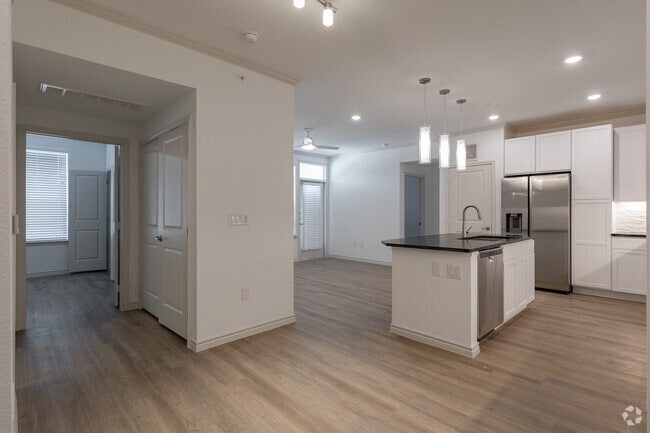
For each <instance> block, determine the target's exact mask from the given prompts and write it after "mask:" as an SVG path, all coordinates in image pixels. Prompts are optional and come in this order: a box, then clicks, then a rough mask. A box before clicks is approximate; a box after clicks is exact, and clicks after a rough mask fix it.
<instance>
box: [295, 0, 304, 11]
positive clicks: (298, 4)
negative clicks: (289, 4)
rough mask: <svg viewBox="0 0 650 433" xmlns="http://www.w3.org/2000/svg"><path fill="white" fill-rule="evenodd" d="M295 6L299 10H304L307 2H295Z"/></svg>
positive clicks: (300, 0) (298, 0) (299, 0)
mask: <svg viewBox="0 0 650 433" xmlns="http://www.w3.org/2000/svg"><path fill="white" fill-rule="evenodd" d="M293 6H294V7H295V8H297V9H302V8H304V7H305V0H293Z"/></svg>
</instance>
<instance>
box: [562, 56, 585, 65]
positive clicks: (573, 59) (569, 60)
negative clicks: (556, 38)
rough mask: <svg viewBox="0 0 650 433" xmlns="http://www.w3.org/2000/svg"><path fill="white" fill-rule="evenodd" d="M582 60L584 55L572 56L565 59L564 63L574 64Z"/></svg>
mask: <svg viewBox="0 0 650 433" xmlns="http://www.w3.org/2000/svg"><path fill="white" fill-rule="evenodd" d="M580 60H582V56H571V57H567V58H566V59H564V63H566V64H567V65H570V64H573V63H578V62H579V61H580Z"/></svg>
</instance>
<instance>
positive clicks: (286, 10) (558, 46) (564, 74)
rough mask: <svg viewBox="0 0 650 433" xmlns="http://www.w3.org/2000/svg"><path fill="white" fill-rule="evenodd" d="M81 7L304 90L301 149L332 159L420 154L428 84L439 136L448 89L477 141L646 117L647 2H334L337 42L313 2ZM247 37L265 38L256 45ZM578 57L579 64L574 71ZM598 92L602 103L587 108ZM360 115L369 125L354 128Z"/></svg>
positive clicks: (234, 0)
mask: <svg viewBox="0 0 650 433" xmlns="http://www.w3.org/2000/svg"><path fill="white" fill-rule="evenodd" d="M75 1H77V2H80V3H92V4H93V5H94V6H95V7H99V8H100V9H101V8H110V9H111V10H112V12H117V14H113V16H117V15H119V14H123V15H124V16H128V18H129V20H130V21H131V22H134V20H135V21H137V20H140V21H142V22H143V23H146V24H149V25H154V26H156V27H159V28H163V29H165V30H167V31H169V32H172V33H175V34H178V35H182V36H183V37H186V38H190V39H192V40H194V41H196V42H198V43H201V44H204V45H208V46H210V47H213V48H216V49H219V50H221V51H223V52H225V53H229V54H232V55H235V56H238V57H240V58H242V59H244V60H246V61H249V62H253V63H255V64H258V65H260V66H263V67H265V68H269V69H272V70H275V71H278V72H280V73H283V74H285V75H287V76H289V77H295V78H298V79H300V80H301V82H300V84H299V85H298V86H297V88H296V112H295V133H294V135H295V137H294V141H295V143H294V145H296V146H297V145H299V144H300V143H301V140H302V136H303V131H302V129H303V128H305V127H313V128H315V129H314V132H313V133H312V137H313V138H314V139H315V141H316V142H317V143H318V144H324V145H336V146H341V149H340V151H338V152H327V151H323V152H321V153H324V154H332V153H348V152H356V151H364V150H372V149H380V148H382V144H383V143H393V144H394V145H404V144H407V143H414V142H415V141H416V140H417V126H419V124H420V123H421V121H422V99H423V93H422V88H421V86H420V85H419V84H418V79H419V78H420V77H423V76H429V77H431V79H432V84H431V86H430V93H429V95H430V98H429V108H430V110H429V116H430V118H432V121H431V123H432V126H433V129H434V132H435V133H438V132H440V128H441V126H442V116H441V113H442V100H441V97H440V96H439V95H438V94H437V93H438V92H437V91H438V89H440V88H443V87H449V88H451V90H452V93H451V95H450V98H449V99H448V113H449V115H448V125H449V129H451V130H457V129H458V120H459V111H458V107H457V105H456V104H455V102H454V101H455V100H456V99H457V98H459V97H464V98H467V99H468V101H469V102H468V104H466V106H465V109H464V110H465V115H464V119H465V121H464V125H465V129H477V128H485V127H489V126H490V124H491V122H490V121H489V120H488V119H487V116H488V114H489V113H491V112H493V111H494V112H497V113H499V114H500V115H501V119H500V120H499V121H498V122H499V123H500V124H502V123H506V122H508V123H511V124H513V125H514V126H515V127H517V126H518V125H519V126H521V125H530V124H532V123H544V122H547V121H550V120H553V121H557V120H558V119H571V118H583V117H587V116H596V115H601V114H604V113H620V112H624V111H628V110H639V109H640V108H642V107H643V106H644V101H645V94H644V92H645V80H644V76H645V75H644V74H645V72H644V71H645V1H644V0H624V1H620V0H619V1H612V0H569V1H567V0H546V1H538V0H490V1H486V0H399V1H395V0H335V1H334V5H335V6H336V7H337V8H338V9H339V11H338V13H337V14H336V15H335V23H334V26H333V27H331V28H325V27H323V26H322V24H321V12H322V7H321V6H320V5H319V4H318V3H317V2H316V1H315V0H307V7H306V8H305V9H302V10H298V9H295V8H294V7H293V6H292V2H291V0H273V1H269V0H221V1H214V0H212V1H205V0H184V1H182V2H179V1H177V0H75ZM244 31H255V32H258V33H259V34H260V39H259V41H258V42H257V44H254V45H251V44H249V43H247V42H246V41H244V40H243V39H242V37H241V34H242V33H243V32H244ZM576 53H578V54H581V55H583V56H584V60H583V61H582V62H581V63H579V64H577V65H571V66H568V65H565V64H564V63H563V59H564V58H565V57H567V56H569V55H572V54H576ZM596 92H597V93H602V94H603V98H602V99H601V100H599V101H596V102H588V101H587V100H586V99H585V98H586V96H587V95H589V94H591V93H596ZM127 96H130V95H127ZM130 97H132V98H134V97H133V96H130ZM488 104H490V107H488ZM353 113H359V114H361V115H362V116H363V120H362V121H361V122H359V123H353V122H352V121H351V120H350V119H349V117H350V115H351V114H353Z"/></svg>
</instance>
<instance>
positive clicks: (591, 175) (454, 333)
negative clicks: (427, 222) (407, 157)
mask: <svg viewBox="0 0 650 433" xmlns="http://www.w3.org/2000/svg"><path fill="white" fill-rule="evenodd" d="M479 146H480V143H479ZM470 165H471V164H470ZM452 169H455V168H452ZM499 177H500V176H499ZM496 183H498V184H499V185H500V198H501V200H500V207H499V209H498V210H497V211H498V212H499V215H500V218H499V219H498V220H499V221H500V227H499V229H496V230H495V229H494V228H492V227H491V228H489V232H483V233H479V232H475V233H472V232H470V230H469V229H468V228H467V227H468V224H469V223H468V221H470V219H471V221H473V222H474V223H479V224H481V223H482V221H483V220H484V219H483V218H482V216H483V215H482V214H481V209H480V207H479V206H476V205H474V204H467V205H464V206H463V207H462V215H459V219H460V218H461V217H462V226H461V227H460V228H461V230H460V233H458V232H456V233H446V234H439V235H429V236H415V237H404V238H399V239H392V240H384V241H383V244H384V245H386V246H389V247H391V249H392V260H393V273H392V301H393V303H392V322H391V326H390V330H391V332H392V333H394V334H397V335H400V336H403V337H406V338H410V339H413V340H416V341H419V342H422V343H425V344H429V345H431V346H435V347H439V348H442V349H445V350H448V351H451V352H454V353H458V354H461V355H464V356H468V357H475V356H477V355H478V354H479V353H480V348H479V347H480V342H481V340H482V339H483V338H485V337H486V336H488V335H490V333H492V332H498V330H499V328H500V327H501V326H502V325H503V324H505V323H507V322H508V321H510V320H511V319H512V318H514V317H515V316H517V315H519V314H521V313H522V312H524V311H525V310H526V309H527V307H528V306H529V305H530V304H531V303H532V302H534V300H535V290H544V291H548V292H551V293H552V294H553V295H554V296H566V295H567V294H571V293H578V294H583V295H591V296H601V297H607V298H615V299H619V300H621V301H632V302H643V303H645V297H646V290H647V289H646V270H645V257H646V239H645V237H646V235H645V232H646V203H645V125H643V124H639V125H624V126H620V127H619V126H616V127H614V126H613V125H612V124H606V125H596V126H587V127H584V128H577V129H572V130H563V131H553V132H548V133H544V134H538V135H530V136H522V137H510V138H505V140H504V141H503V177H500V178H496V179H494V184H496ZM459 213H461V211H460V208H459ZM494 225H496V224H494ZM485 228H486V229H487V228H488V227H485ZM567 299H568V298H567ZM514 326H516V324H515V325H514Z"/></svg>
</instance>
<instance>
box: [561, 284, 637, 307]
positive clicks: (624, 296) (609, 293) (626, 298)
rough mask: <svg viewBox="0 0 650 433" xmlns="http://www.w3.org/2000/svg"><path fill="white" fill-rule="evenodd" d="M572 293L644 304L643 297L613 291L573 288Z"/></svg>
mask: <svg viewBox="0 0 650 433" xmlns="http://www.w3.org/2000/svg"><path fill="white" fill-rule="evenodd" d="M573 293H577V294H579V295H589V296H600V297H601V298H611V299H619V300H621V301H632V302H641V303H642V304H645V303H646V297H645V296H644V295H637V294H634V293H623V292H615V291H613V290H600V289H589V288H587V287H575V286H574V287H573Z"/></svg>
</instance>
